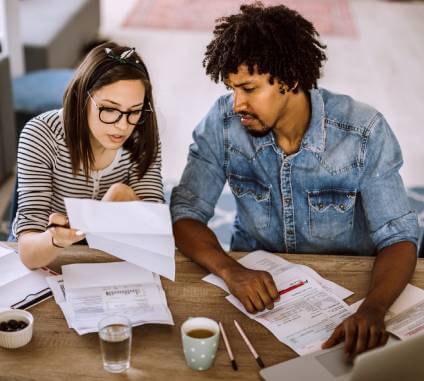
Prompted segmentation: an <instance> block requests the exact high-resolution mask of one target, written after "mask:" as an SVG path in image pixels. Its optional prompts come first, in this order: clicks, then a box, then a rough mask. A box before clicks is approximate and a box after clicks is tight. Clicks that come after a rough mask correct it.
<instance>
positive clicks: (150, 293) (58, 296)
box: [48, 262, 173, 334]
mask: <svg viewBox="0 0 424 381" xmlns="http://www.w3.org/2000/svg"><path fill="white" fill-rule="evenodd" d="M62 272H63V274H62V276H57V277H50V278H49V279H48V282H49V284H50V287H51V289H52V291H53V294H54V297H55V300H56V303H57V304H59V306H60V307H61V309H62V311H63V313H64V315H65V319H66V321H67V323H68V325H69V326H70V327H71V328H74V329H75V330H76V331H77V332H78V333H79V334H85V333H89V332H97V330H98V329H97V323H98V322H99V321H100V320H101V319H102V318H103V317H104V316H106V315H109V314H120V315H124V316H126V317H128V319H130V320H131V323H132V324H133V325H134V326H136V325H141V324H146V323H158V324H173V320H172V315H171V312H170V310H169V308H168V305H167V301H166V296H165V292H164V290H163V288H162V285H161V282H160V278H159V276H158V275H157V274H153V273H152V272H150V271H147V270H144V269H142V268H140V267H138V266H135V265H133V264H131V263H127V262H111V263H88V264H73V265H66V266H62ZM93 274H96V276H93Z"/></svg>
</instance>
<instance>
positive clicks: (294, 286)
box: [278, 280, 308, 295]
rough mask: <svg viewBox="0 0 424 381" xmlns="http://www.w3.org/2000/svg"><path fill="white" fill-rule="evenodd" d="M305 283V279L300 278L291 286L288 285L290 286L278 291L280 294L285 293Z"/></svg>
mask: <svg viewBox="0 0 424 381" xmlns="http://www.w3.org/2000/svg"><path fill="white" fill-rule="evenodd" d="M306 283H308V281H307V280H305V281H303V280H301V281H300V282H298V283H296V284H294V285H293V286H290V287H287V288H285V289H284V290H281V291H278V293H279V294H280V295H284V294H287V293H288V292H289V291H292V290H295V289H296V288H299V287H301V286H303V285H304V284H306Z"/></svg>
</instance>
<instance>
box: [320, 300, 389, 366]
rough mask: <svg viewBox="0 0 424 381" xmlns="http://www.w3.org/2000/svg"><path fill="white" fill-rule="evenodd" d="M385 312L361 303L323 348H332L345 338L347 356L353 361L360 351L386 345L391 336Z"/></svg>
mask: <svg viewBox="0 0 424 381" xmlns="http://www.w3.org/2000/svg"><path fill="white" fill-rule="evenodd" d="M385 313H386V311H385V310H384V309H381V308H376V307H371V306H366V305H365V306H363V305H361V307H359V309H358V311H357V312H356V313H355V314H353V315H352V316H349V317H348V318H347V319H346V320H345V321H343V322H342V323H341V324H340V325H339V326H337V327H336V329H335V330H334V332H333V334H332V335H331V336H330V338H329V339H328V340H327V341H326V342H325V343H324V344H323V345H322V348H323V349H327V348H331V347H332V346H334V345H336V344H338V343H340V342H341V341H343V339H344V340H345V345H344V352H345V355H346V358H347V360H348V361H352V360H353V358H354V357H355V356H356V355H358V354H359V353H362V352H365V351H366V350H368V349H372V348H375V347H378V346H382V345H385V344H386V342H387V339H388V337H389V336H388V334H387V332H386V329H385V325H384V315H385Z"/></svg>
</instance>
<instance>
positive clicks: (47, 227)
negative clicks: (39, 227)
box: [46, 222, 69, 230]
mask: <svg viewBox="0 0 424 381" xmlns="http://www.w3.org/2000/svg"><path fill="white" fill-rule="evenodd" d="M68 227H69V225H68V224H65V225H60V224H55V223H54V222H52V223H51V224H48V225H47V226H46V230H47V229H50V228H68Z"/></svg>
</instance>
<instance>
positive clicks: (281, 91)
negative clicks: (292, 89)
mask: <svg viewBox="0 0 424 381" xmlns="http://www.w3.org/2000/svg"><path fill="white" fill-rule="evenodd" d="M279 90H280V94H283V95H284V94H285V93H286V92H287V90H286V89H285V88H284V86H283V85H280V87H279Z"/></svg>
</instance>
